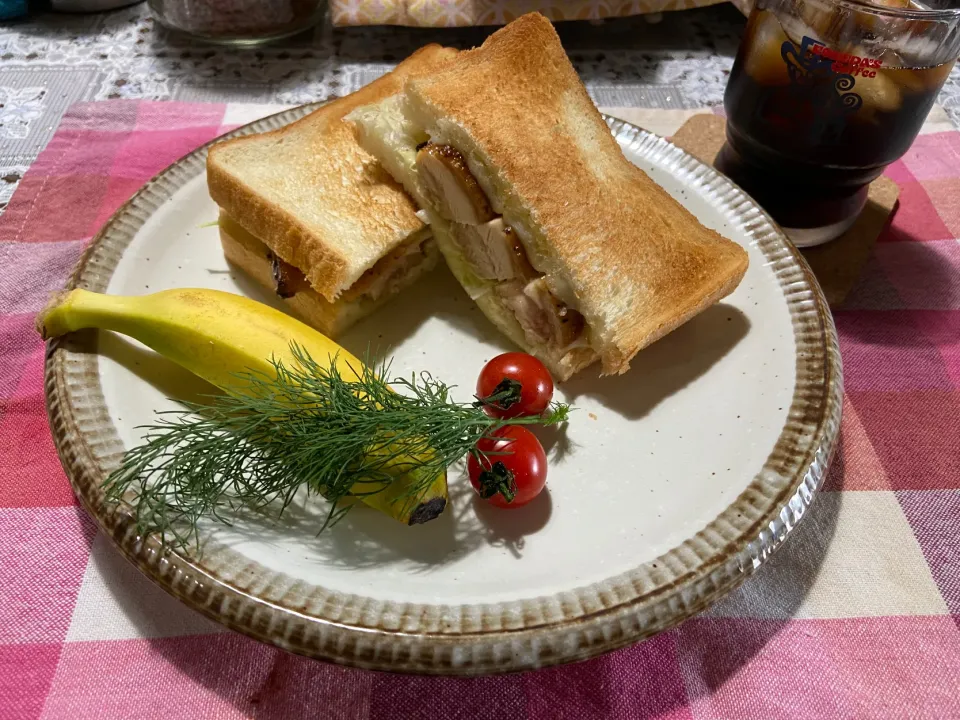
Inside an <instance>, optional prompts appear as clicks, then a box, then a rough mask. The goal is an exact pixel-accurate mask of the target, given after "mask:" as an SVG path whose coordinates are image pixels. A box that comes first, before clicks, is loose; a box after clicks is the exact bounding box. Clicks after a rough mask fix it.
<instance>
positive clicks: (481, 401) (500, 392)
mask: <svg viewBox="0 0 960 720" xmlns="http://www.w3.org/2000/svg"><path fill="white" fill-rule="evenodd" d="M522 387H523V386H522V385H521V384H520V383H519V382H518V381H517V380H514V379H513V378H507V377H505V378H504V379H503V380H501V381H500V382H499V383H498V384H497V386H496V387H495V388H494V389H493V392H492V393H490V394H489V395H487V396H486V397H484V398H477V402H475V403H474V404H473V405H474V407H484V406H487V405H489V406H491V407H495V408H497V409H498V410H506V409H508V408H510V407H512V406H513V405H516V404H517V403H518V402H520V390H521V389H522Z"/></svg>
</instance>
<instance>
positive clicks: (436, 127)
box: [347, 13, 747, 380]
mask: <svg viewBox="0 0 960 720" xmlns="http://www.w3.org/2000/svg"><path fill="white" fill-rule="evenodd" d="M347 120H348V121H349V122H351V123H353V124H354V125H355V128H356V131H357V137H358V140H359V142H360V144H361V145H362V146H363V147H364V148H365V149H367V150H368V151H369V152H370V153H371V154H373V155H374V156H376V157H377V158H378V159H379V160H380V161H381V163H382V164H383V166H384V167H385V168H386V169H387V170H388V171H389V172H390V174H391V175H393V177H394V178H396V179H397V180H398V181H400V182H401V183H402V184H403V186H404V187H405V188H406V189H407V191H408V192H409V193H410V194H411V195H412V196H413V197H414V198H415V199H416V201H417V203H418V204H419V205H420V206H421V208H422V209H423V210H424V214H425V216H426V218H427V219H428V220H429V222H430V224H431V227H432V228H433V233H434V236H435V238H436V240H437V243H438V244H439V247H440V249H441V251H442V252H443V255H444V257H445V259H446V261H447V263H448V265H449V266H450V268H451V270H452V271H453V273H454V275H456V277H457V279H458V280H459V281H460V283H461V284H462V285H463V286H464V288H465V289H466V290H467V292H468V293H469V294H470V296H471V297H472V298H473V299H474V300H475V301H476V302H477V304H478V305H479V306H480V308H481V309H482V310H483V312H484V313H485V314H486V316H487V317H488V318H489V319H490V320H491V321H492V322H493V323H494V324H495V325H496V326H497V327H499V328H500V330H502V331H503V332H504V333H505V334H506V335H507V336H508V337H509V338H510V339H511V340H512V341H513V342H514V343H516V344H517V345H519V346H520V347H521V348H523V349H524V350H526V351H527V352H530V353H532V354H534V355H536V356H537V357H539V358H540V359H541V360H542V361H543V362H544V363H545V364H546V365H547V366H548V368H550V370H551V372H552V373H553V374H554V376H555V377H557V378H558V379H561V380H564V379H567V378H569V377H570V376H571V375H573V374H574V373H576V372H577V371H578V370H580V369H582V368H584V367H586V366H587V365H590V364H591V363H593V362H594V361H596V360H599V361H600V362H601V366H602V372H603V374H611V373H622V372H624V371H626V370H627V369H628V367H629V363H630V360H631V359H632V358H633V356H634V355H635V354H636V353H637V352H638V351H639V350H640V349H641V348H643V347H645V346H647V345H649V344H650V343H652V342H654V341H655V340H657V339H658V338H660V337H662V336H663V335H665V334H666V333H668V332H670V331H671V330H673V329H674V328H676V327H677V326H679V325H680V324H682V323H684V322H686V321H687V320H688V319H690V318H691V317H693V316H694V315H696V314H697V313H699V312H700V311H702V310H703V309H705V308H706V307H708V306H710V305H711V304H713V303H715V302H717V301H718V300H720V299H721V298H722V297H724V296H725V295H727V294H729V293H730V292H732V291H733V290H734V289H735V288H736V287H737V285H738V283H739V282H740V280H741V278H742V277H743V275H744V272H745V271H746V268H747V254H746V252H745V251H744V250H743V248H741V247H740V246H739V245H737V244H736V243H734V242H731V241H730V240H727V239H725V238H723V237H721V236H720V235H718V234H717V233H716V232H714V231H712V230H709V229H707V228H705V227H704V226H703V225H701V224H700V222H699V221H697V219H696V218H695V217H694V216H693V215H691V214H690V213H689V212H688V211H687V210H686V209H685V208H684V207H683V206H681V205H680V204H679V203H678V202H676V201H675V200H674V199H673V198H672V197H671V196H670V195H669V194H668V193H667V192H666V191H665V190H663V188H661V187H660V186H659V185H657V184H656V183H655V182H653V181H652V180H651V179H650V178H649V177H648V176H647V175H646V174H645V173H644V172H643V171H641V170H640V169H639V168H637V167H636V166H635V165H633V164H632V163H631V162H629V161H628V160H627V159H626V158H625V157H624V156H623V153H622V152H621V150H620V147H619V146H618V145H617V142H616V140H614V138H613V137H612V135H611V133H610V130H609V129H608V128H607V125H606V124H605V123H604V121H603V118H602V117H601V116H600V113H599V112H598V111H597V109H596V107H595V106H594V104H593V102H592V101H591V100H590V97H589V96H588V95H587V92H586V90H585V89H584V87H583V85H582V83H581V82H580V79H579V77H578V76H577V74H576V71H575V70H574V69H573V66H572V65H571V64H570V61H569V60H568V59H567V56H566V53H565V52H564V50H563V48H562V46H561V44H560V40H559V38H558V37H557V34H556V32H555V31H554V29H553V26H552V25H551V24H550V22H549V21H548V20H547V19H546V18H544V17H543V16H542V15H539V14H536V13H533V14H529V15H524V16H523V17H521V18H519V19H517V20H515V21H514V22H512V23H510V24H509V25H507V26H505V27H504V28H502V29H500V30H498V31H497V32H495V33H494V34H493V35H491V36H490V37H489V38H488V39H487V40H486V42H484V43H483V45H482V46H481V47H479V48H477V49H474V50H469V51H464V52H460V53H459V54H458V55H457V57H456V58H455V59H453V60H452V61H451V62H450V63H448V64H446V65H444V66H443V67H442V68H439V69H438V70H437V71H435V72H433V73H430V74H428V75H424V76H421V77H417V78H411V79H409V80H407V81H406V83H405V84H404V87H403V89H402V91H400V92H398V93H397V94H395V95H393V96H392V97H389V98H386V99H383V100H380V101H378V102H376V103H372V104H371V105H369V106H365V107H360V108H357V109H356V110H355V111H353V112H352V113H351V114H350V115H349V116H348V117H347Z"/></svg>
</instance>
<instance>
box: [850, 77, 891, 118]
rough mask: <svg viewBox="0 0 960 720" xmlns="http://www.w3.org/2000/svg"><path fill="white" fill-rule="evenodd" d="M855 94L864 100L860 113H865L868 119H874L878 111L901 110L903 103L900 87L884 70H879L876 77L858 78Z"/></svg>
mask: <svg viewBox="0 0 960 720" xmlns="http://www.w3.org/2000/svg"><path fill="white" fill-rule="evenodd" d="M854 92H856V93H857V94H858V95H859V96H860V97H861V98H863V107H862V109H861V110H860V112H861V113H865V114H866V116H867V117H873V114H874V113H875V112H877V111H880V112H894V111H895V110H899V109H900V104H901V103H902V102H903V98H902V93H901V92H900V85H899V84H897V82H896V80H894V79H893V78H892V77H891V76H890V75H889V74H888V73H886V72H885V71H883V70H877V74H876V77H859V78H857V85H856V87H855V88H854Z"/></svg>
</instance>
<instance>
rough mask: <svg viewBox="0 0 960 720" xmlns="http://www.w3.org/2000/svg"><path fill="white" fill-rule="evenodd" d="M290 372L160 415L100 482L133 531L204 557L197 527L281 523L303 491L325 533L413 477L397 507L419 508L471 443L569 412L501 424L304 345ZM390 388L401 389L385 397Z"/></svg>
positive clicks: (429, 387)
mask: <svg viewBox="0 0 960 720" xmlns="http://www.w3.org/2000/svg"><path fill="white" fill-rule="evenodd" d="M292 350H293V354H294V357H295V359H296V365H295V366H294V367H288V366H286V365H284V364H283V363H282V362H279V361H274V362H273V367H274V369H275V371H276V377H273V376H271V375H269V374H267V373H260V372H251V373H245V374H241V375H238V376H237V377H238V387H240V388H241V390H240V391H239V392H238V391H236V390H233V389H232V390H231V393H232V394H230V395H216V396H211V397H210V398H209V403H206V404H194V403H185V404H184V405H185V408H186V409H185V410H175V411H169V412H164V413H159V415H161V416H162V417H161V418H160V420H159V421H158V422H157V423H156V424H154V425H149V426H146V427H145V428H143V429H145V430H146V434H145V438H144V441H143V443H142V444H141V445H139V446H137V447H135V448H133V449H131V450H129V451H127V453H126V454H125V456H124V458H123V460H122V463H121V465H120V467H119V468H118V469H117V470H116V471H114V472H113V473H112V474H111V475H110V477H109V478H108V479H107V481H106V483H105V490H106V494H107V497H108V498H109V499H110V500H113V501H119V500H120V499H121V498H122V497H123V496H124V493H125V492H126V491H127V490H128V489H133V490H134V493H135V498H134V499H133V501H132V502H133V506H134V510H135V512H136V518H137V529H138V532H139V533H140V534H141V535H146V534H148V533H159V534H160V535H161V537H162V539H163V540H164V542H166V543H167V544H169V545H172V546H175V547H184V546H188V545H194V546H197V547H199V541H200V538H199V534H198V528H197V524H198V522H199V521H200V520H201V519H202V518H213V519H215V520H217V521H219V522H221V523H224V524H226V525H230V524H231V520H230V518H229V517H228V514H229V511H235V510H239V509H252V510H263V509H265V508H267V507H268V506H273V505H274V504H275V503H276V507H277V508H278V510H277V514H278V515H279V514H280V513H282V512H283V510H284V509H285V508H286V507H287V506H288V505H289V504H290V503H291V502H292V501H293V498H294V496H295V494H296V493H297V492H298V491H299V490H300V488H302V487H304V486H305V487H306V488H307V491H308V493H309V494H311V495H312V494H319V495H322V496H323V497H325V498H326V499H327V500H329V501H330V509H329V512H328V514H327V517H326V520H325V522H324V523H323V525H322V527H321V528H320V531H322V530H323V529H324V528H327V527H328V526H330V525H332V524H334V523H335V522H337V521H338V520H340V519H341V518H342V517H343V516H344V514H345V513H346V512H347V511H348V510H349V509H350V508H351V507H352V504H350V503H344V500H345V499H346V498H347V497H348V496H350V495H353V496H357V495H363V494H373V493H378V492H383V491H384V490H386V489H387V488H388V487H389V486H390V485H391V483H393V482H395V481H396V480H397V478H398V475H399V474H402V473H409V475H408V476H407V477H410V476H412V477H414V478H415V482H413V483H411V485H410V487H409V490H408V491H406V492H405V493H403V495H402V496H401V497H399V498H398V499H397V500H396V501H397V502H407V503H416V502H419V500H420V498H421V497H422V496H423V494H424V493H425V492H426V491H427V490H428V489H429V488H430V486H431V484H432V483H433V481H434V479H435V478H436V477H437V476H438V475H439V474H440V473H441V472H443V471H444V470H445V469H446V468H447V467H448V466H450V465H452V464H453V463H455V462H457V461H458V460H460V459H462V458H463V457H464V456H465V455H466V454H467V453H469V452H474V453H475V452H477V451H476V448H475V446H476V443H477V441H478V440H479V439H480V438H481V437H483V436H484V435H489V434H492V433H494V432H496V431H497V430H498V429H499V428H501V427H503V426H505V425H532V424H541V425H553V424H557V423H561V422H564V421H566V419H567V416H568V413H569V411H570V408H569V406H567V405H563V404H559V403H554V404H553V405H552V406H551V407H550V408H549V410H548V412H547V413H546V414H544V415H542V416H536V417H521V418H512V419H508V420H505V419H497V418H491V417H489V416H487V415H486V414H485V413H484V412H483V411H482V410H480V409H478V408H476V407H474V406H473V405H472V404H469V403H458V402H454V401H453V400H451V398H450V395H449V392H450V387H449V386H447V385H445V384H444V383H442V382H440V381H438V380H436V379H434V378H433V377H431V376H430V375H429V374H428V373H421V374H419V375H413V376H411V377H410V378H397V379H394V380H392V381H391V382H390V383H389V384H388V382H387V381H386V380H384V378H387V377H389V373H390V366H389V363H383V364H380V365H379V366H370V365H367V364H364V366H363V368H353V369H354V370H355V371H358V372H357V375H358V376H359V378H358V379H347V378H344V377H343V376H342V375H341V373H340V372H339V371H338V370H337V367H336V363H335V362H332V361H331V362H330V363H329V366H325V365H321V364H319V363H317V362H316V361H314V360H313V358H311V357H310V356H309V354H308V353H307V352H306V351H305V350H303V349H302V348H301V347H299V346H296V345H295V346H293V348H292ZM391 386H392V387H393V388H395V389H396V391H395V390H394V389H391Z"/></svg>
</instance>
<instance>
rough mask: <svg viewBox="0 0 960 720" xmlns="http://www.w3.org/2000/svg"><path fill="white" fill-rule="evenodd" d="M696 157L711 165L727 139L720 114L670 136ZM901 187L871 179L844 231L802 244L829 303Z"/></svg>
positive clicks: (849, 284)
mask: <svg viewBox="0 0 960 720" xmlns="http://www.w3.org/2000/svg"><path fill="white" fill-rule="evenodd" d="M670 139H671V140H672V141H673V143H674V144H676V145H679V146H680V147H682V148H683V149H684V150H686V151H687V152H688V153H690V154H691V155H693V156H694V157H696V158H697V159H698V160H700V161H702V162H705V163H707V164H708V165H713V161H714V160H715V159H716V157H717V153H719V152H720V148H721V147H723V143H724V141H725V140H726V128H725V121H724V119H723V118H722V117H720V116H719V115H694V116H693V117H692V118H690V119H689V120H687V122H685V123H684V124H683V126H682V127H681V128H680V129H679V130H678V131H677V132H676V134H675V135H674V136H673V137H672V138H670ZM899 194H900V188H899V187H897V184H896V183H895V182H893V181H892V180H891V179H890V178H886V177H880V178H877V179H876V180H874V181H873V183H871V185H870V190H869V193H868V195H867V206H866V207H865V208H864V210H863V212H862V213H861V214H860V217H859V218H857V221H856V223H854V225H853V227H851V228H850V229H849V230H847V232H845V233H844V234H843V235H841V236H840V237H838V238H837V239H836V240H832V241H830V242H828V243H825V244H824V245H818V246H816V247H811V248H802V249H801V250H800V252H802V253H803V256H804V257H805V258H806V259H807V262H808V263H809V264H810V267H811V269H812V270H813V273H814V274H815V275H816V276H817V280H818V281H819V282H820V287H822V288H823V294H824V295H825V296H826V298H827V302H829V303H830V306H831V307H836V306H837V305H839V304H841V303H842V302H843V300H844V298H846V297H847V293H849V292H850V290H851V289H852V288H853V285H854V283H856V281H857V278H858V277H860V271H861V270H862V269H863V266H864V264H865V263H866V261H867V258H868V257H870V252H871V251H872V249H873V244H874V243H875V242H876V240H877V236H879V235H880V232H881V231H882V230H883V228H884V226H885V225H886V224H887V222H888V221H889V219H890V216H891V215H893V213H894V211H895V210H896V206H897V196H898V195H899Z"/></svg>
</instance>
